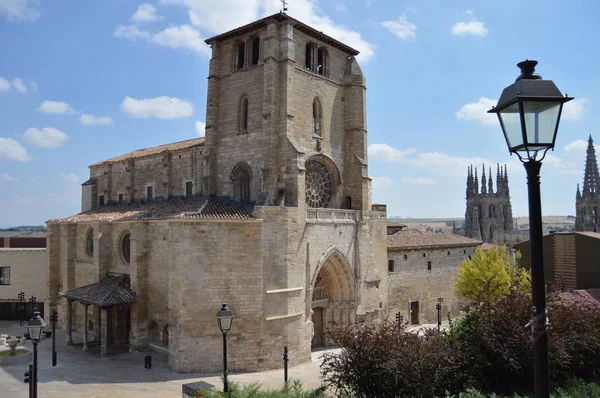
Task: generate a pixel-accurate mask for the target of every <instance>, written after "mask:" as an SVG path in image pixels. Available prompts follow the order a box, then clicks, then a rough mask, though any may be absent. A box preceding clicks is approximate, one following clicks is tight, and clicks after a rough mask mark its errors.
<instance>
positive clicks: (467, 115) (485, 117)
mask: <svg viewBox="0 0 600 398" xmlns="http://www.w3.org/2000/svg"><path fill="white" fill-rule="evenodd" d="M494 106H496V101H494V100H491V99H489V98H485V97H481V98H479V100H478V101H477V102H472V103H470V104H466V105H463V107H462V108H460V110H459V111H458V112H456V118H457V119H463V120H477V121H478V122H480V123H482V124H486V125H494V124H497V123H498V116H496V115H495V114H493V113H487V111H489V110H490V109H492V107H494Z"/></svg>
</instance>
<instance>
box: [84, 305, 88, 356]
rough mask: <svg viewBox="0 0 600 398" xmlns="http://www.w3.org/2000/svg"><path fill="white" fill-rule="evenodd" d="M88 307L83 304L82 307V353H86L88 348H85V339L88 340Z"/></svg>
mask: <svg viewBox="0 0 600 398" xmlns="http://www.w3.org/2000/svg"><path fill="white" fill-rule="evenodd" d="M88 307H89V304H84V305H83V351H87V349H88V346H87V342H88V341H87V338H88V333H87V326H88Z"/></svg>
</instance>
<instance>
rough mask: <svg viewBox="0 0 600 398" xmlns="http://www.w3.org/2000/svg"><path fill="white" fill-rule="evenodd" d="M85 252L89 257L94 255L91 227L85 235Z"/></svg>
mask: <svg viewBox="0 0 600 398" xmlns="http://www.w3.org/2000/svg"><path fill="white" fill-rule="evenodd" d="M85 254H87V255H88V256H90V257H93V256H94V230H93V229H92V228H90V230H89V231H88V233H87V235H86V236H85Z"/></svg>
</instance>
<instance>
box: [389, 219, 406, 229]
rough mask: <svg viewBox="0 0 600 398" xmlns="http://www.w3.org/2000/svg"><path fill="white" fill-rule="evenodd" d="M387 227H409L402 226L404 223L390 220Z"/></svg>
mask: <svg viewBox="0 0 600 398" xmlns="http://www.w3.org/2000/svg"><path fill="white" fill-rule="evenodd" d="M387 226H388V228H406V227H407V225H406V224H402V223H399V222H396V221H390V220H388V221H387Z"/></svg>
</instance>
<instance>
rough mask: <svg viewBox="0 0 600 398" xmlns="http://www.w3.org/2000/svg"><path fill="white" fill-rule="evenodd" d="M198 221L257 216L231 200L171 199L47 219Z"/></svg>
mask: <svg viewBox="0 0 600 398" xmlns="http://www.w3.org/2000/svg"><path fill="white" fill-rule="evenodd" d="M181 218H189V219H192V218H196V219H205V220H215V219H227V220H232V219H237V220H252V219H254V218H255V217H254V216H253V215H252V213H251V212H249V211H248V210H247V209H246V208H245V207H244V205H242V204H240V203H238V202H235V201H233V200H229V199H220V198H219V199H217V198H210V199H206V198H204V199H187V200H182V199H170V200H165V201H157V202H149V203H135V204H115V205H109V206H100V207H97V208H95V209H93V210H90V211H87V212H84V213H79V214H76V215H74V216H71V217H66V218H60V219H53V220H48V222H47V223H48V224H73V223H80V222H114V221H133V220H167V219H181Z"/></svg>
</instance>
